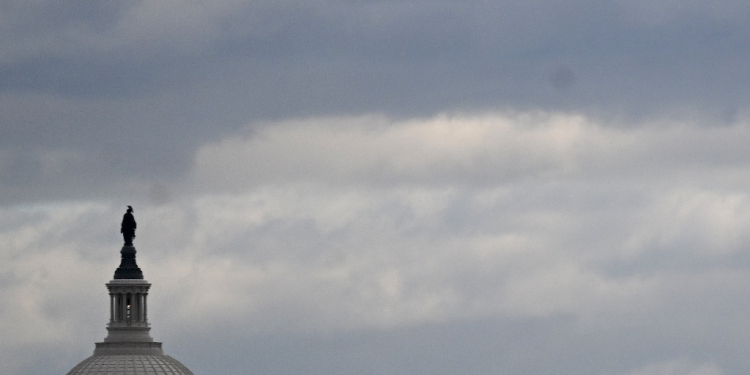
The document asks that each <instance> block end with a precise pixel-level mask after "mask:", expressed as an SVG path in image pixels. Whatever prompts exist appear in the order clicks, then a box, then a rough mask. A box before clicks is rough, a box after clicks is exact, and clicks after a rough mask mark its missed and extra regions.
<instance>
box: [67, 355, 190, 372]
mask: <svg viewBox="0 0 750 375" xmlns="http://www.w3.org/2000/svg"><path fill="white" fill-rule="evenodd" d="M68 375H193V373H192V372H191V371H190V370H188V368H187V367H185V365H183V364H182V363H180V362H179V361H177V360H176V359H174V358H172V357H170V356H168V355H164V354H117V355H96V354H95V355H92V356H91V357H88V358H86V359H84V360H83V362H81V363H79V364H78V365H77V366H76V367H73V369H72V370H70V372H68Z"/></svg>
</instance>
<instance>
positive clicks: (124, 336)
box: [68, 246, 193, 375]
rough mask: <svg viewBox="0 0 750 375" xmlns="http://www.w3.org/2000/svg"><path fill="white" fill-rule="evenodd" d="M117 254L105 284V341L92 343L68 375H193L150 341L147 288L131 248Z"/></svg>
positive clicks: (147, 284)
mask: <svg viewBox="0 0 750 375" xmlns="http://www.w3.org/2000/svg"><path fill="white" fill-rule="evenodd" d="M120 253H121V254H122V262H121V263H120V267H119V268H117V270H116V271H115V276H114V279H113V280H112V281H110V282H109V283H107V284H106V285H107V289H109V297H110V303H109V307H110V314H109V324H108V325H107V331H108V334H107V337H106V338H105V339H104V342H98V343H96V349H94V355H92V356H91V357H89V358H86V359H85V360H83V362H81V363H79V364H78V365H77V366H76V367H73V369H72V370H70V371H69V372H68V375H193V373H192V372H191V371H190V370H188V368H187V367H185V366H184V365H183V364H182V363H180V362H179V361H177V360H176V359H174V358H172V357H170V356H168V355H165V354H164V351H163V350H162V348H161V343H160V342H154V340H153V339H152V338H151V335H150V334H149V331H150V330H151V326H150V325H149V323H148V302H147V297H148V290H149V288H150V287H151V284H149V283H148V282H147V281H146V280H144V279H143V273H142V272H141V270H140V268H138V265H137V264H136V263H135V253H136V251H135V248H134V247H133V246H124V247H123V248H122V251H120Z"/></svg>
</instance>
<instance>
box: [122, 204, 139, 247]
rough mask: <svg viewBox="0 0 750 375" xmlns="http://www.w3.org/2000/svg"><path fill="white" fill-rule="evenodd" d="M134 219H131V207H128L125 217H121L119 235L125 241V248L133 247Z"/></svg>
mask: <svg viewBox="0 0 750 375" xmlns="http://www.w3.org/2000/svg"><path fill="white" fill-rule="evenodd" d="M135 227H136V224H135V217H133V207H131V206H128V210H127V211H126V212H125V215H123V216H122V224H121V225H120V233H122V237H123V239H124V240H125V246H133V238H135Z"/></svg>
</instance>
